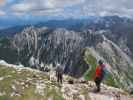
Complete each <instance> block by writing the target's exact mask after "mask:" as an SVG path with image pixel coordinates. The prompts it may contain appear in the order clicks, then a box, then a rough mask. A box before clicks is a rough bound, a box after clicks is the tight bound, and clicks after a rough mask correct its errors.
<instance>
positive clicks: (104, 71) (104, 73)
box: [101, 66, 108, 79]
mask: <svg viewBox="0 0 133 100" xmlns="http://www.w3.org/2000/svg"><path fill="white" fill-rule="evenodd" d="M107 75H108V70H107V68H106V67H105V66H104V67H102V68H101V78H102V79H106V78H107Z"/></svg>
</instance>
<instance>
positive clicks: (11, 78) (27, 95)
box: [0, 66, 64, 100]
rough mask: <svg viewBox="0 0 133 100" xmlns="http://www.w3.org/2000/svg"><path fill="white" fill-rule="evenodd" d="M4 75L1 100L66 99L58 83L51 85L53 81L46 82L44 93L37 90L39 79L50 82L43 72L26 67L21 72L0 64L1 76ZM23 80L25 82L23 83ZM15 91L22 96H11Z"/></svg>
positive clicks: (0, 86) (1, 84) (0, 89)
mask: <svg viewBox="0 0 133 100" xmlns="http://www.w3.org/2000/svg"><path fill="white" fill-rule="evenodd" d="M2 77H4V79H3V80H0V93H3V95H1V96H0V100H48V98H53V100H64V99H63V97H62V96H61V92H60V90H58V92H57V91H56V89H55V88H56V84H54V83H52V84H54V85H53V86H52V87H50V85H51V83H46V84H45V85H46V86H45V88H44V94H43V95H40V94H39V93H36V92H35V91H36V83H37V81H40V80H44V82H45V81H47V82H49V78H48V76H46V75H44V74H43V73H41V74H39V73H36V72H31V71H28V70H24V69H23V70H21V71H20V72H19V71H17V70H16V69H13V68H10V67H9V68H7V67H5V66H0V78H2ZM28 79H30V81H28ZM23 82H24V84H22V83H23ZM13 86H15V87H16V89H14V88H13ZM14 92H15V93H16V94H19V95H20V96H19V95H17V96H11V95H12V93H14Z"/></svg>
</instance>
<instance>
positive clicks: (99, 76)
mask: <svg viewBox="0 0 133 100" xmlns="http://www.w3.org/2000/svg"><path fill="white" fill-rule="evenodd" d="M104 69H105V65H104V64H103V61H102V60H99V61H98V65H97V66H96V71H95V77H94V81H95V84H96V87H97V89H96V91H95V92H100V85H101V82H102V81H103V79H104V77H105V72H104Z"/></svg>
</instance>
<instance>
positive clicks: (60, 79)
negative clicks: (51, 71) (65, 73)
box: [57, 74, 63, 84]
mask: <svg viewBox="0 0 133 100" xmlns="http://www.w3.org/2000/svg"><path fill="white" fill-rule="evenodd" d="M62 80H63V77H62V74H58V75H57V82H58V83H61V84H62Z"/></svg>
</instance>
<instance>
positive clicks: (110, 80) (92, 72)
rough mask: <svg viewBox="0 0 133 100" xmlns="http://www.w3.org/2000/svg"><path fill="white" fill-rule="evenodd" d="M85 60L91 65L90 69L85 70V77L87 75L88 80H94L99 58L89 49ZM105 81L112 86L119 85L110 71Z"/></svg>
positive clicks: (86, 51)
mask: <svg viewBox="0 0 133 100" xmlns="http://www.w3.org/2000/svg"><path fill="white" fill-rule="evenodd" d="M84 60H85V61H86V62H87V64H89V65H90V67H91V68H90V69H88V70H87V71H86V72H85V74H84V77H85V79H86V80H93V78H94V75H95V69H96V64H97V60H96V58H95V57H94V56H93V55H92V53H91V51H90V50H89V49H86V50H85V55H84ZM104 83H105V84H107V85H110V86H114V87H118V86H117V85H116V83H115V81H114V79H113V76H112V75H111V74H110V73H108V76H107V78H106V80H105V81H104Z"/></svg>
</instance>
